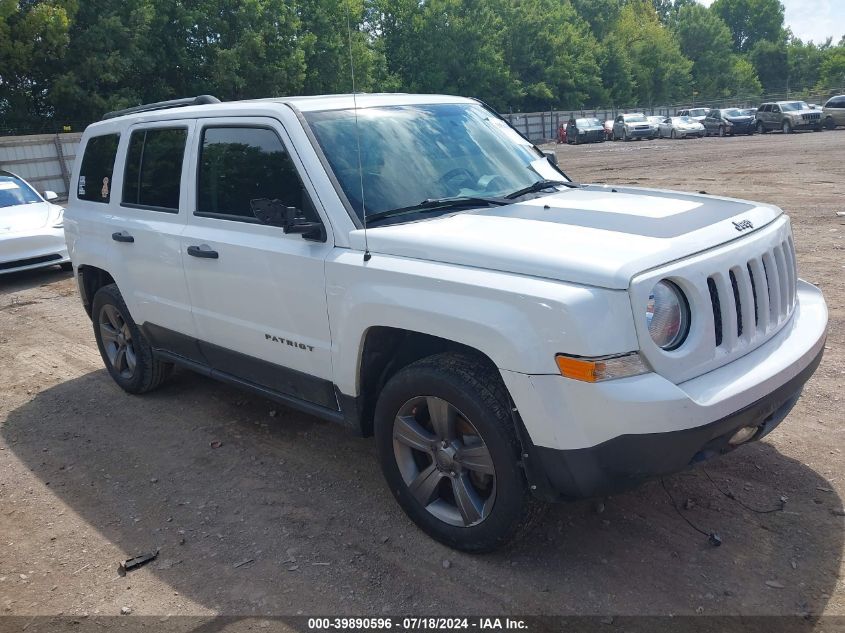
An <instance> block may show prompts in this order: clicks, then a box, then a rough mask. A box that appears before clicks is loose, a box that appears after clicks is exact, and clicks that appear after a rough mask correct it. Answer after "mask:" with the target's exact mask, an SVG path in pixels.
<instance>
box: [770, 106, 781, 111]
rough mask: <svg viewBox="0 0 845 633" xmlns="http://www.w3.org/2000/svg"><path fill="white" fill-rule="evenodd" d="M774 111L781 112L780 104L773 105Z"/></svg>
mask: <svg viewBox="0 0 845 633" xmlns="http://www.w3.org/2000/svg"><path fill="white" fill-rule="evenodd" d="M772 112H780V106H779V105H773V106H772Z"/></svg>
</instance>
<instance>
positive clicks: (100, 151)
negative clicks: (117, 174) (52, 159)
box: [76, 134, 120, 202]
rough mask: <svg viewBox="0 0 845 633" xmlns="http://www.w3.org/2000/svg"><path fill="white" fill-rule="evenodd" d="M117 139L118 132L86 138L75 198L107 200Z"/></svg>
mask: <svg viewBox="0 0 845 633" xmlns="http://www.w3.org/2000/svg"><path fill="white" fill-rule="evenodd" d="M119 141H120V135H119V134H104V135H102V136H92V137H91V138H89V139H88V142H87V143H86V144H85V153H84V154H83V155H82V166H81V167H80V168H79V180H78V181H77V183H76V197H77V198H79V199H80V200H87V201H89V202H108V201H109V199H110V198H111V188H112V175H113V172H114V159H115V156H117V144H118V142H119Z"/></svg>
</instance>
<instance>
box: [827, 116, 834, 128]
mask: <svg viewBox="0 0 845 633" xmlns="http://www.w3.org/2000/svg"><path fill="white" fill-rule="evenodd" d="M824 126H825V127H826V128H827V129H828V130H834V129H836V121H834V120H833V117H832V116H829V117H827V118H826V119H825V120H824Z"/></svg>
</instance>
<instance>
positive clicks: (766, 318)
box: [707, 239, 797, 351]
mask: <svg viewBox="0 0 845 633" xmlns="http://www.w3.org/2000/svg"><path fill="white" fill-rule="evenodd" d="M796 283H797V274H796V268H795V255H794V252H793V250H792V240H791V239H788V240H784V241H783V242H781V243H779V244H775V245H774V246H772V247H771V248H769V249H768V250H767V251H765V252H764V253H762V254H761V255H759V256H757V257H753V258H751V259H749V260H748V261H747V262H746V263H745V265H744V266H743V265H739V266H733V267H731V268H730V269H728V271H727V272H726V273H722V272H716V273H713V274H712V275H710V276H708V277H707V289H708V292H709V295H710V305H711V308H712V310H713V338H714V341H715V345H716V347H717V348H723V349H725V350H726V351H732V350H735V349H738V348H741V347H743V346H748V345H750V344H752V343H754V342H755V341H756V340H757V339H759V338H761V337H763V336H766V334H767V333H769V332H771V331H773V330H774V329H777V328H778V327H779V326H780V325H781V324H782V323H783V322H784V321H786V320H787V319H788V318H789V316H790V315H791V314H792V308H793V306H794V304H795V287H796Z"/></svg>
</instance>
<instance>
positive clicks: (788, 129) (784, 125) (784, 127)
mask: <svg viewBox="0 0 845 633" xmlns="http://www.w3.org/2000/svg"><path fill="white" fill-rule="evenodd" d="M780 129H781V131H782V132H783V133H784V134H792V123H791V122H790V121H789V120H788V119H786V120H784V121H782V122H781V124H780Z"/></svg>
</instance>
